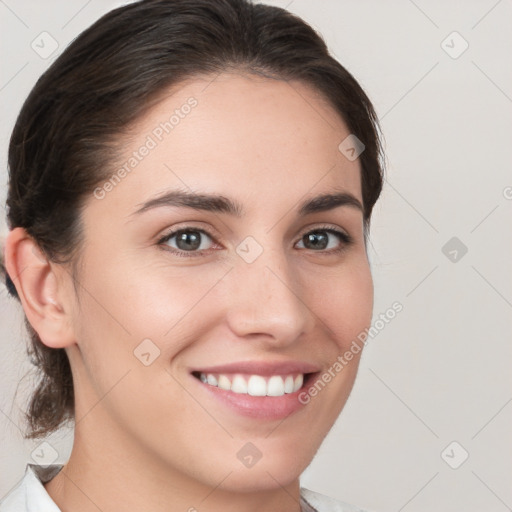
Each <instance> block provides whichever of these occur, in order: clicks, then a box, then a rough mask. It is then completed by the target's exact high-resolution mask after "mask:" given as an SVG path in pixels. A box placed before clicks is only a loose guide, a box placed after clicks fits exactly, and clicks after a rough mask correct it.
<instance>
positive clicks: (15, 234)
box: [5, 227, 75, 348]
mask: <svg viewBox="0 0 512 512" xmlns="http://www.w3.org/2000/svg"><path fill="white" fill-rule="evenodd" d="M5 268H6V270H7V272H8V273H9V276H10V277H11V279H12V281H13V283H14V285H15V286H16V291H17V292H18V295H19V298H20V301H21V304H22V306H23V309H24V311H25V315H26V317H27V319H28V321H29V322H30V325H31V326H32V327H33V328H34V330H35V331H36V332H37V334H38V335H39V338H40V339H41V341H42V342H43V343H44V344H45V345H47V346H48V347H51V348H64V347H68V346H71V345H73V344H75V336H74V332H73V330H72V327H71V326H72V323H71V317H70V303H69V299H68V301H67V302H66V294H65V293H64V292H65V290H64V283H63V281H62V277H63V276H62V272H61V274H60V275H59V274H57V266H56V264H54V263H51V262H50V261H48V259H47V258H46V256H45V255H44V253H43V252H42V251H41V250H40V249H39V247H38V245H37V244H36V243H35V241H34V240H33V239H32V238H31V237H30V236H29V235H28V234H27V232H26V231H25V229H23V228H19V227H18V228H15V229H13V230H12V231H10V232H9V234H8V235H7V238H6V241H5ZM59 277H61V279H60V280H59V279H58V278H59ZM64 277H65V276H64ZM66 304H67V305H68V306H67V307H66Z"/></svg>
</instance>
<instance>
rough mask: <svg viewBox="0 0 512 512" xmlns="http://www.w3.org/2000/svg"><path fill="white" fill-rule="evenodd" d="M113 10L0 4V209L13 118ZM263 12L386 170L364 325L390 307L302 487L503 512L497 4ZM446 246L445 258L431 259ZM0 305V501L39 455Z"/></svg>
mask: <svg viewBox="0 0 512 512" xmlns="http://www.w3.org/2000/svg"><path fill="white" fill-rule="evenodd" d="M123 3H125V2H122V1H112V0H109V1H99V0H89V1H86V0H72V1H71V0H59V1H57V0H52V1H48V0H46V1H45V2H39V1H35V0H34V1H33V2H30V1H27V0H24V1H22V0H16V1H15V0H0V16H1V24H0V34H1V38H2V48H1V52H2V68H1V77H0V98H1V112H0V118H1V119H2V123H1V125H0V139H1V140H0V151H1V162H2V165H1V166H0V172H1V176H0V182H1V186H2V190H1V194H0V202H1V203H2V204H4V203H5V196H6V190H5V183H6V181H7V176H6V156H5V154H6V150H7V145H8V138H9V135H10V131H11V129H12V126H13V123H14V121H15V117H16V115H17V113H18V111H19V109H20V107H21V104H22V101H23V100H24V98H25V97H26V95H27V94H28V93H29V91H30V89H31V88H32V86H33V85H34V83H35V81H36V79H37V78H38V76H39V75H40V74H41V73H42V72H43V71H44V70H45V68H46V67H47V66H48V64H49V63H50V62H51V61H52V60H53V59H54V58H55V56H56V55H57V54H58V53H59V52H60V51H62V49H63V48H64V47H65V46H66V45H67V44H68V43H69V42H70V41H71V40H72V39H73V38H74V37H75V36H76V35H77V34H78V33H80V32H81V31H82V30H83V29H85V28H86V27H88V26H89V25H90V24H91V23H92V22H93V21H95V20H96V19H97V18H98V17H99V16H100V15H102V14H103V13H105V12H107V11H108V10H110V9H111V8H113V7H116V6H118V5H121V4H123ZM266 3H271V4H274V5H278V6H281V7H287V8H288V9H289V10H290V11H292V12H294V13H297V14H298V15H300V16H301V17H303V18H304V19H305V20H306V21H308V22H310V23H311V24H312V25H313V26H314V27H315V28H317V29H318V30H319V31H320V32H321V33H322V34H323V36H324V38H325V40H326V41H327V43H328V45H329V47H330V48H331V50H332V52H333V53H334V55H335V56H336V57H337V58H338V59H339V60H340V62H341V63H342V64H343V65H345V66H346V67H347V68H348V69H349V70H350V71H351V72H352V73H353V74H354V75H355V77H356V78H357V79H358V80H359V81H360V82H361V83H362V85H363V86H364V88H365V89H366V90H367V92H368V94H369V96H370V98H371V99H372V100H373V102H374V104H375V106H376V108H377V111H378V114H379V116H380V118H381V120H382V126H383V131H384V134H385V137H386V150H387V158H388V171H387V181H386V184H385V190H384V193H383V196H382V197H381V199H380V201H379V203H378V205H377V207H376V210H375V213H374V218H373V222H372V244H371V247H370V256H371V261H372V269H373V275H374V281H375V292H376V301H375V318H378V315H379V314H380V313H383V312H384V311H385V310H386V309H387V308H389V307H390V306H391V304H392V303H393V302H395V301H399V302H401V303H402V304H403V307H404V309H403V311H402V312H401V313H399V314H398V315H397V316H396V318H395V319H394V320H392V321H391V323H389V324H388V325H386V327H385V328H384V329H382V330H381V331H380V332H379V334H378V336H376V337H375V338H374V339H372V340H371V341H370V342H369V344H368V346H367V348H366V349H365V353H364V356H363V359H362V362H361V367H360V371H359V376H358V380H357V381H356V385H355V387H354V390H353V393H352V396H351V398H350V399H349V402H348V404H347V406H346V407H345V409H344V411H343V413H342V415H341V416H340V419H339V421H338V422H337V423H336V425H335V427H334V428H333V430H332V431H331V433H330V434H329V436H328V438H327V439H326V441H325V442H324V444H323V445H322V447H321V449H320V451H319V453H318V455H317V457H316V458H315V460H314V461H313V463H312V464H311V466H310V467H309V468H308V469H307V471H306V472H305V474H304V475H303V479H302V484H303V485H304V486H306V487H309V488H311V489H313V490H316V491H319V492H322V493H325V494H328V495H331V496H333V497H336V498H338V499H342V500H345V501H348V502H351V503H354V504H357V505H359V506H361V507H364V508H368V509H370V510H375V511H383V512H384V511H389V512H391V511H402V510H404V511H405V512H408V511H413V510H414V511H418V512H420V511H432V510H436V511H461V510H465V511H481V510H485V511H486V512H493V511H496V512H502V511H505V510H512V508H511V507H512V488H511V486H510V482H511V477H512V457H511V456H510V455H511V447H512V436H511V435H510V432H511V428H510V427H511V423H512V403H511V401H512V386H511V380H512V378H511V374H512V372H511V371H510V366H511V355H512V354H511V352H512V347H511V343H510V340H511V331H512V326H511V322H510V319H511V315H510V313H511V307H512V276H511V268H512V265H510V257H511V254H512V251H511V249H512V247H511V246H512V242H511V236H510V233H511V222H510V220H511V219H512V217H511V210H512V200H511V198H512V188H511V187H512V173H511V163H512V162H511V161H512V155H511V150H510V147H511V143H510V136H511V133H512V116H511V113H512V86H511V85H512V60H511V59H510V48H511V47H512V23H511V21H510V20H512V4H511V2H510V0H501V1H496V0H473V1H461V0H459V1H449V2H446V1H442V0H435V1H426V0H416V1H415V2H413V1H412V0H390V1H385V2H384V1H378V0H371V1H370V0H363V1H357V0H329V1H327V0H321V1H320V0H317V1H314V0H293V1H290V0H282V1H278V0H275V1H267V2H266ZM43 31H47V32H49V33H50V34H51V35H52V37H53V38H55V40H57V41H58V44H59V48H58V50H57V51H56V52H55V53H54V54H53V55H52V56H50V57H49V58H48V59H46V60H45V59H43V58H41V57H40V56H39V55H38V54H37V53H35V52H34V51H33V49H32V48H31V42H32V41H33V40H34V39H35V38H36V37H37V36H38V35H39V34H40V33H41V32H43ZM454 31H457V32H458V33H459V34H460V36H461V37H462V38H464V40H465V41H467V43H468V44H469V47H468V49H467V50H466V51H465V52H464V53H462V54H461V55H460V56H458V57H457V58H453V56H454V55H456V54H457V53H458V52H459V51H460V50H461V49H462V48H463V46H462V45H463V44H464V43H463V41H462V39H460V38H458V36H456V35H455V36H454V35H451V36H450V34H452V32H454ZM448 36H449V37H448ZM447 37H448V39H446V38H447ZM444 40H446V41H445V43H444V44H443V45H442V42H443V41H444ZM445 50H447V51H448V52H451V54H452V56H450V55H449V54H448V53H447V51H445ZM507 187H508V188H507ZM2 217H4V212H2ZM2 231H3V232H4V233H5V222H4V219H3V218H2ZM452 237H457V238H458V240H459V241H458V242H456V243H457V244H459V248H457V247H455V250H456V251H457V253H453V252H452V253H451V254H449V252H448V251H453V248H452V247H449V249H448V250H446V251H445V252H447V253H448V257H447V256H445V254H444V253H443V252H442V248H443V247H444V246H445V244H446V243H447V242H448V241H449V240H450V239H452ZM461 243H462V244H464V245H465V246H466V247H467V253H466V254H465V255H463V256H461V255H462V252H461V250H460V247H461V245H460V244H461ZM454 258H455V260H456V261H452V260H451V259H454ZM0 289H1V297H0V301H1V313H0V322H1V331H0V336H1V338H0V340H1V343H0V389H1V397H0V436H1V441H0V442H1V449H0V496H3V495H4V494H5V493H6V492H7V491H8V490H9V489H11V488H12V486H13V485H15V484H16V483H17V482H18V480H19V479H20V478H21V476H22V474H23V471H24V468H25V463H26V462H27V461H31V455H30V454H31V452H32V450H33V449H34V448H35V447H36V446H38V444H39V443H40V442H41V441H23V440H22V437H21V432H20V430H19V428H18V424H19V408H20V407H23V405H24V398H25V397H26V396H27V395H26V393H27V390H29V389H30V380H29V379H25V380H24V381H23V382H22V384H21V385H20V392H19V395H18V398H17V399H16V401H15V402H14V403H13V396H14V392H15V390H16V388H17V386H18V383H19V382H20V379H21V378H22V376H23V375H24V374H25V373H26V371H27V370H28V368H29V367H28V365H27V363H26V359H25V353H24V343H25V342H24V330H23V324H22V318H23V317H22V314H21V310H20V307H19V306H18V305H17V303H16V302H14V301H12V300H7V298H6V293H5V289H4V288H2V287H0ZM71 440H72V436H71V435H70V432H69V431H68V432H64V433H61V434H59V435H58V436H53V437H52V438H51V439H50V442H51V444H52V445H53V446H55V447H56V448H57V449H58V451H59V461H62V462H64V461H66V459H67V456H68V453H69V448H70V446H71ZM453 441H456V442H457V443H458V444H457V445H452V446H451V447H450V448H448V450H445V448H446V447H448V446H449V445H450V443H452V442H453ZM465 451H467V452H468V454H469V457H468V459H467V460H466V461H465V462H464V463H463V464H462V465H460V467H458V469H453V468H452V467H450V465H449V464H448V463H447V462H446V461H448V462H449V463H450V464H451V465H452V466H456V465H458V464H460V462H461V460H462V458H463V455H464V453H465ZM443 453H444V459H443V457H442V454H443Z"/></svg>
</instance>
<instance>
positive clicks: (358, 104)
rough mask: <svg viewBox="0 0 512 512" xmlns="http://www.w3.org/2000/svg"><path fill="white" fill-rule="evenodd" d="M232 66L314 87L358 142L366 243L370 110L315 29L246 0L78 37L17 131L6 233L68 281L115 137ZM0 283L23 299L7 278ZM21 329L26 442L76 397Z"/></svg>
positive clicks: (374, 163)
mask: <svg viewBox="0 0 512 512" xmlns="http://www.w3.org/2000/svg"><path fill="white" fill-rule="evenodd" d="M229 69H233V70H244V71H248V72H252V73H260V74H264V75H265V76H269V77H272V78H276V79H280V80H291V79H294V80H300V81H302V82H304V83H307V84H309V85H312V86H313V87H314V88H315V89H316V90H317V91H319V92H320V93H322V94H323V96H324V97H325V98H327V100H328V101H329V103H330V104H331V105H332V106H333V107H334V108H335V110H336V111H337V112H338V113H339V114H340V116H341V117H342V119H343V120H344V122H345V123H346V125H347V126H348V128H349V130H350V132H351V133H352V134H354V135H356V137H357V138H359V139H360V140H361V141H362V142H363V143H364V145H365V150H364V152H363V153H362V154H361V155H360V157H359V158H360V163H361V169H362V172H361V186H362V195H363V206H364V222H365V236H366V234H367V228H368V226H369V221H370V216H371V212H372V208H373V206H374V204H375V202H376V201H377V198H378V197H379V195H380V192H381V188H382V181H383V163H382V162H383V159H382V148H381V143H380V138H379V137H380V131H379V128H378V122H377V118H376V115H375V112H374V109H373V106H372V104H371V102H370V100H369V99H368V97H367V96H366V94H365V92H364V91H363V89H362V88H361V86H360V85H359V84H358V83H357V81H356V80H355V79H354V77H353V76H352V75H351V74H350V73H349V72H348V71H347V70H346V69H345V68H344V67H343V66H342V65H341V64H340V63H339V62H337V61H336V60H335V59H334V58H332V57H331V56H330V54H329V52H328V49H327V47H326V45H325V43H324V41H323V39H322V38H321V36H320V35H319V34H317V33H316V32H315V31H314V30H313V28H311V26H309V25H308V24H307V23H305V22H304V21H303V20H302V19H300V18H298V17H297V16H295V15H293V14H291V13H290V12H288V11H286V10H284V9H281V8H278V7H271V6H268V5H264V4H252V3H251V2H250V1H249V0H166V1H158V0H145V1H138V2H135V3H131V4H128V5H126V6H124V7H121V8H118V9H115V10H113V11H111V12H109V13H107V14H106V15H104V16H103V17H102V18H100V19H99V20H98V21H96V22H95V23H94V24H93V25H92V26H91V27H89V28H88V29H87V30H85V31H84V32H83V33H82V34H80V35H79V36H78V37H77V38H76V39H75V40H74V41H73V42H72V43H71V44H70V45H69V46H68V48H67V49H66V50H65V51H64V52H63V53H62V54H61V55H60V56H59V57H58V58H57V59H56V60H55V61H54V62H53V64H52V65H51V66H50V67H49V68H48V69H47V71H46V72H45V73H44V74H43V75H42V76H41V77H40V78H39V80H38V81H37V83H36V85H35V86H34V88H33V89H32V91H31V92H30V94H29V96H28V98H27V99H26V101H25V103H24V105H23V107H22V109H21V111H20V113H19V116H18V118H17V121H16V124H15V126H14V130H13V132H12V136H11V140H10V145H9V157H8V165H9V190H8V197H7V206H8V214H7V221H8V226H9V229H14V228H15V227H18V226H20V227H23V228H25V230H26V231H27V233H28V234H29V235H30V236H31V237H32V238H33V239H34V240H35V242H36V243H37V244H38V246H39V247H40V249H41V250H42V251H43V252H44V254H45V255H46V257H47V258H48V259H50V260H51V261H54V262H56V263H71V264H72V269H74V270H73V272H76V267H75V266H74V265H75V264H76V261H77V256H78V255H79V254H80V247H81V243H82V242H83V240H82V236H81V235H82V231H81V217H80V211H81V208H82V207H83V205H84V203H85V200H86V199H87V198H88V197H90V194H91V193H92V191H93V189H94V188H95V186H96V185H97V184H98V183H100V182H102V181H104V180H105V179H106V178H107V177H108V174H109V168H110V167H111V166H112V165H113V163H114V159H115V157H116V155H117V149H118V147H117V146H116V140H117V141H118V140H119V136H120V134H122V133H124V132H125V131H126V130H127V128H128V127H129V126H130V125H131V124H132V123H133V122H134V121H135V120H137V119H138V118H139V117H140V116H141V115H142V114H144V112H145V111H146V110H147V108H148V105H149V104H150V102H151V101H153V100H154V99H156V98H157V97H158V95H159V94H160V93H162V92H163V91H165V89H167V88H169V87H170V86H172V85H174V84H178V83H179V82H180V81H183V80H184V79H187V78H193V77H194V76H198V75H200V74H201V75H203V74H210V73H219V72H221V71H226V70H229ZM340 142H341V141H340ZM365 240H366V238H365ZM4 270H5V269H4ZM72 275H73V276H75V275H76V274H75V273H72ZM13 278H14V276H13ZM6 285H7V288H8V290H9V292H10V293H11V295H13V296H14V297H16V298H17V299H18V300H19V297H18V295H17V292H16V288H15V286H14V284H13V281H12V279H11V278H10V277H9V276H8V275H6ZM25 323H26V326H27V329H28V332H29V334H30V338H31V344H30V348H29V353H30V354H31V356H32V360H33V363H34V364H35V365H36V366H37V367H38V370H39V372H40V381H39V383H38V386H37V388H36V389H35V391H34V393H33V395H32V397H31V400H30V404H29V407H28V411H27V414H26V416H27V420H28V424H29V431H28V433H27V434H26V437H32V438H34V437H41V436H44V435H47V434H49V433H51V432H52V431H54V430H56V429H57V428H58V427H59V426H60V425H61V424H62V423H63V422H64V421H66V420H71V419H73V413H74V391H73V379H72V374H71V368H70V365H69V361H68V358H67V355H66V352H65V350H64V349H51V348H49V347H47V346H45V345H44V344H43V343H42V342H41V340H40V339H39V336H38V335H37V333H36V332H35V331H34V329H33V328H32V327H31V325H30V324H29V322H28V321H27V319H26V318H25Z"/></svg>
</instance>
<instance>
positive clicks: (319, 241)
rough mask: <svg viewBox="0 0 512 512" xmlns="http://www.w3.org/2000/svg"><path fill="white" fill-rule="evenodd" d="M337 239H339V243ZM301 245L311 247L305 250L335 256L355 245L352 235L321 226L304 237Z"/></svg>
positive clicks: (300, 241)
mask: <svg viewBox="0 0 512 512" xmlns="http://www.w3.org/2000/svg"><path fill="white" fill-rule="evenodd" d="M336 238H337V239H338V242H337V243H336ZM333 239H334V240H333ZM331 241H332V243H331ZM299 243H302V245H303V246H305V245H309V246H310V247H304V248H306V249H312V250H313V251H315V252H326V253H327V254H333V253H338V252H341V251H343V250H344V249H346V248H347V246H348V245H350V244H352V243H353V240H352V237H351V236H350V235H348V234H347V233H344V232H343V231H340V230H338V229H334V228H333V227H331V226H321V227H319V228H316V229H314V230H312V231H308V232H307V233H305V234H304V235H302V238H301V239H300V240H299Z"/></svg>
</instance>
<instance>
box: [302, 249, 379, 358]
mask: <svg viewBox="0 0 512 512" xmlns="http://www.w3.org/2000/svg"><path fill="white" fill-rule="evenodd" d="M305 290H307V293H306V297H307V304H308V306H309V307H310V309H311V311H312V312H313V313H314V314H315V315H316V316H318V317H319V319H320V320H321V323H320V325H323V327H324V329H325V330H326V336H327V337H329V338H331V339H334V340H335V342H336V344H337V346H338V350H340V351H342V350H345V349H346V348H347V347H348V346H350V344H351V343H352V341H353V340H354V339H356V338H357V336H358V334H360V333H361V332H363V331H364V330H365V329H366V328H367V327H368V326H369V325H370V323H371V319H372V313H373V281H372V276H371V272H370V268H369V265H368V262H367V260H366V259H363V258H361V259H358V260H356V262H355V263H354V264H351V265H349V264H347V265H345V266H340V268H339V270H338V271H337V272H336V273H322V274H320V273H318V274H316V275H310V276H308V278H307V280H306V284H305Z"/></svg>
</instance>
